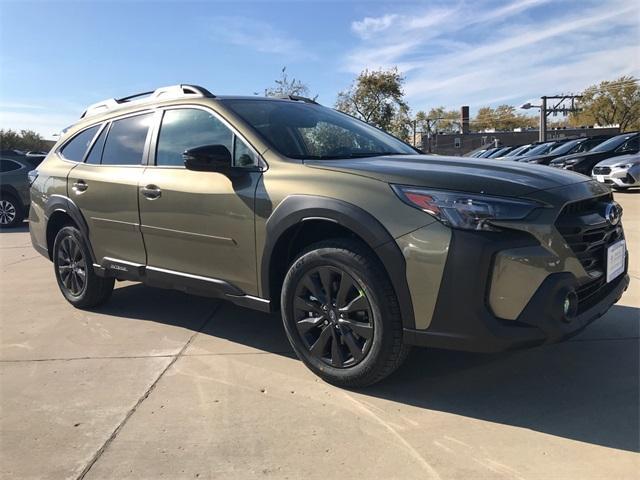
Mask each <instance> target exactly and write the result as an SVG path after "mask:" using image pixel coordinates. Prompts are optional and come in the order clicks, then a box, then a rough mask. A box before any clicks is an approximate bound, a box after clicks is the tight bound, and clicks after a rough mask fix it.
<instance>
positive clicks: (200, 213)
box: [139, 107, 262, 295]
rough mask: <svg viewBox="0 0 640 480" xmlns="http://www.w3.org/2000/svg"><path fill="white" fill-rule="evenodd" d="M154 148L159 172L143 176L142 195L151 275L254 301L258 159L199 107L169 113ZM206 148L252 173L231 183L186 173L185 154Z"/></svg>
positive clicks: (152, 167) (212, 174)
mask: <svg viewBox="0 0 640 480" xmlns="http://www.w3.org/2000/svg"><path fill="white" fill-rule="evenodd" d="M152 143H155V144H154V145H153V147H154V151H155V165H149V167H148V168H147V169H146V170H145V171H144V173H143V174H142V178H141V179H140V188H139V202H140V223H141V229H142V235H143V237H144V243H145V246H146V249H147V268H148V269H149V270H156V271H162V272H163V273H164V274H169V275H171V274H173V275H178V276H179V275H182V276H184V275H191V276H197V277H204V278H205V279H217V280H224V281H225V282H228V283H230V284H231V285H233V286H235V287H238V288H240V289H241V290H242V291H243V292H245V293H247V294H250V295H256V294H257V281H256V255H255V227H254V199H255V190H256V186H257V183H258V181H259V180H260V176H261V175H262V173H261V172H260V171H256V168H255V166H256V165H257V162H258V156H257V155H256V154H255V152H254V151H253V150H252V149H251V148H250V147H248V146H247V144H246V143H245V142H244V141H243V140H241V139H240V138H239V137H237V136H236V135H235V134H234V133H233V132H232V130H231V129H230V128H229V127H228V126H227V125H226V124H225V122H223V121H222V120H221V119H220V118H219V117H218V116H217V115H215V114H214V113H213V112H211V111H210V110H208V109H204V108H196V107H190V108H186V107H180V108H172V109H167V110H165V111H164V113H163V118H162V121H161V125H160V129H159V133H158V135H157V138H156V141H155V142H152ZM203 145H224V146H225V147H227V148H228V149H229V151H230V152H232V155H233V158H234V159H235V161H236V165H244V166H246V167H247V171H246V173H244V174H242V175H238V176H234V177H233V178H230V177H228V176H226V175H223V174H221V173H217V172H196V171H191V170H187V169H185V167H184V161H183V157H182V153H183V152H184V151H185V150H188V149H191V148H194V147H199V146H203ZM150 163H153V162H150Z"/></svg>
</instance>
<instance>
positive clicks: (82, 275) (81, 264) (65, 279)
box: [53, 226, 115, 308]
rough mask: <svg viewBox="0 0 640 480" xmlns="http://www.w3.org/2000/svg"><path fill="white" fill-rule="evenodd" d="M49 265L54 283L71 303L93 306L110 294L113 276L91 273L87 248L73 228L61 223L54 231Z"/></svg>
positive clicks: (107, 297)
mask: <svg viewBox="0 0 640 480" xmlns="http://www.w3.org/2000/svg"><path fill="white" fill-rule="evenodd" d="M53 265H54V269H55V275H56V280H57V281H58V287H60V291H61V292H62V295H64V298H66V299H67V301H68V302H69V303H71V304H72V305H73V306H74V307H78V308H91V307H96V306H98V305H100V304H102V303H104V302H105V301H107V300H108V299H109V297H110V296H111V292H112V291H113V285H114V282H115V280H114V279H113V278H103V277H99V276H98V275H96V274H95V272H94V270H93V265H92V263H91V255H90V254H89V248H88V247H87V244H86V242H85V240H84V238H83V237H82V234H81V233H80V231H79V230H78V229H77V228H75V227H72V226H68V227H63V228H61V229H60V231H59V232H58V234H57V235H56V238H55V241H54V243H53Z"/></svg>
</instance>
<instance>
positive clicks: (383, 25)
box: [351, 15, 399, 38]
mask: <svg viewBox="0 0 640 480" xmlns="http://www.w3.org/2000/svg"><path fill="white" fill-rule="evenodd" d="M398 17H399V15H384V16H382V17H377V18H372V17H365V18H364V19H362V20H360V21H356V22H353V23H352V24H351V29H352V30H353V31H354V32H355V33H356V34H357V35H358V36H360V37H361V38H371V36H372V35H373V34H374V33H378V32H381V31H383V30H386V29H388V28H389V27H390V26H391V25H392V24H393V23H394V22H395V21H396V20H397V19H398Z"/></svg>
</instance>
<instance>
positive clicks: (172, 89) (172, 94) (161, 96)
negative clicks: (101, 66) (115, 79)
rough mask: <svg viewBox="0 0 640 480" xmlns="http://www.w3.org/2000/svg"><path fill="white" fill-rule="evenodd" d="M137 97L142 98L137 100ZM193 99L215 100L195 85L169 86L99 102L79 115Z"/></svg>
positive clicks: (211, 95) (205, 90)
mask: <svg viewBox="0 0 640 480" xmlns="http://www.w3.org/2000/svg"><path fill="white" fill-rule="evenodd" d="M138 97H142V98H140V99H138ZM193 97H209V98H215V95H214V94H213V93H211V92H210V91H209V90H207V89H206V88H204V87H199V86H197V85H185V84H180V85H171V86H168V87H160V88H156V89H155V90H153V91H150V92H142V93H136V94H134V95H129V96H128V97H122V98H108V99H106V100H102V101H101V102H97V103H94V104H92V105H89V106H88V107H87V109H86V110H85V111H84V112H83V113H82V115H80V118H86V117H90V116H91V115H97V114H98V113H103V112H106V111H109V110H114V109H117V108H124V107H128V106H129V105H132V104H136V105H137V104H144V103H150V102H154V101H158V100H160V101H162V100H173V99H177V98H193Z"/></svg>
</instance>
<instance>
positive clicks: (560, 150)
mask: <svg viewBox="0 0 640 480" xmlns="http://www.w3.org/2000/svg"><path fill="white" fill-rule="evenodd" d="M582 142H584V140H582V139H578V140H571V141H570V142H566V143H562V144H560V146H559V147H556V148H554V149H553V150H551V151H550V152H549V153H552V154H554V155H563V154H565V153H570V152H574V151H577V150H574V148H575V147H576V145H579V144H580V143H582Z"/></svg>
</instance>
